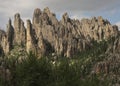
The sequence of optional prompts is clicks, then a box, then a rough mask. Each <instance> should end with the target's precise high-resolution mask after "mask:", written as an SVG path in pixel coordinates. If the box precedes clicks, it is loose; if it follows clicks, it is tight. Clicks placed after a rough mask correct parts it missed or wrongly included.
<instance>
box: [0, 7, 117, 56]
mask: <svg viewBox="0 0 120 86" xmlns="http://www.w3.org/2000/svg"><path fill="white" fill-rule="evenodd" d="M118 32H119V31H118V27H117V26H115V25H114V26H112V25H111V24H110V22H109V21H108V20H104V19H103V18H102V17H98V18H96V17H94V18H92V19H82V20H81V21H80V20H75V19H70V18H69V15H68V14H67V13H65V14H63V16H62V19H61V20H60V21H58V20H57V18H56V15H55V14H54V13H52V12H51V11H50V10H49V8H45V9H44V10H43V11H41V10H40V9H39V8H37V9H35V10H34V13H33V20H32V23H31V21H30V20H27V27H26V28H25V26H24V22H23V21H22V19H21V17H20V14H19V13H17V14H15V16H14V26H12V24H11V20H9V22H8V25H7V32H3V31H0V46H1V50H2V51H3V52H4V53H5V54H7V53H9V52H10V51H11V49H12V48H14V46H15V45H19V46H21V47H24V48H25V49H26V51H27V52H29V51H33V52H35V53H36V54H37V55H39V56H43V55H48V54H50V53H54V54H56V55H62V56H65V57H72V56H73V55H75V54H76V53H78V52H81V51H84V50H86V49H89V48H90V47H92V41H94V40H96V41H98V42H99V41H102V40H107V39H108V38H110V37H114V36H117V35H118Z"/></svg>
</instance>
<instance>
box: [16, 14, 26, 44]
mask: <svg viewBox="0 0 120 86" xmlns="http://www.w3.org/2000/svg"><path fill="white" fill-rule="evenodd" d="M25 37H26V29H25V27H24V22H23V21H22V19H21V18H20V14H19V13H16V14H15V16H14V43H15V44H18V45H21V46H25V43H26V38H25Z"/></svg>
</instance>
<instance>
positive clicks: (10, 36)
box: [5, 19, 14, 53]
mask: <svg viewBox="0 0 120 86" xmlns="http://www.w3.org/2000/svg"><path fill="white" fill-rule="evenodd" d="M6 35H7V39H6V44H7V45H6V50H5V52H6V53H8V52H9V51H10V50H11V49H12V47H13V39H14V28H13V26H12V24H11V19H9V21H8V24H7V33H6Z"/></svg>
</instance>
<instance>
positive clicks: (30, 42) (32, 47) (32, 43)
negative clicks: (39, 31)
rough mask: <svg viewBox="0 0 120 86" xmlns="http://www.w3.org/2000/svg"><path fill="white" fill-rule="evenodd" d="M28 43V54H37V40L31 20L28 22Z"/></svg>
mask: <svg viewBox="0 0 120 86" xmlns="http://www.w3.org/2000/svg"><path fill="white" fill-rule="evenodd" d="M26 38H27V41H26V51H27V52H30V51H32V52H34V53H36V47H35V38H34V35H33V29H32V24H31V22H30V20H27V36H26Z"/></svg>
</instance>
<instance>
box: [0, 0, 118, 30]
mask: <svg viewBox="0 0 120 86" xmlns="http://www.w3.org/2000/svg"><path fill="white" fill-rule="evenodd" d="M0 2H1V3H0V28H1V29H6V24H7V23H8V19H9V18H11V19H12V21H13V18H14V15H15V13H20V14H21V18H22V19H23V20H24V22H26V20H27V19H32V16H33V12H34V9H35V8H40V9H41V10H43V9H44V8H45V7H49V9H50V10H51V11H52V12H53V13H55V14H56V15H57V18H58V19H61V16H62V15H63V13H65V12H67V13H68V14H69V16H70V17H71V18H77V19H82V18H91V17H93V16H96V17H98V16H102V17H103V18H104V19H107V20H109V21H110V22H111V24H117V25H118V26H119V27H120V0H0Z"/></svg>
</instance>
